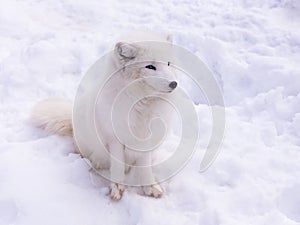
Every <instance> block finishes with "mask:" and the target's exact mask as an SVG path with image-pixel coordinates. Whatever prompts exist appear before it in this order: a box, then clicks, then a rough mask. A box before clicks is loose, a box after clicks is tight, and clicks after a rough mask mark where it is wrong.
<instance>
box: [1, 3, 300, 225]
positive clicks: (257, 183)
mask: <svg viewBox="0 0 300 225" xmlns="http://www.w3.org/2000/svg"><path fill="white" fill-rule="evenodd" d="M299 27H300V2H299V1H298V0H227V1H221V0H219V1H218V0H210V1H204V0H203V1H200V0H199V1H196V0H170V1H158V0H157V1H156V0H154V1H145V0H140V1H138V0H132V1H120V0H119V1H118V0H113V1H98V0H89V1H83V0H52V1H45V0H38V1H37V0H25V1H18V0H11V1H4V0H2V1H1V7H0V43H1V45H0V224H1V225H2V224H3V225H7V224H18V225H19V224H20V225H21V224H22V225H37V224H43V225H47V224H49V225H53V224H56V225H59V224H62V225H66V224H72V225H76V224H78V225H82V224H85V225H94V224H143V225H147V224H149V225H150V224H157V225H159V224H200V225H202V224H203V225H248V224H257V225H260V224H261V225H262V224H273V225H283V224H284V225H296V224H300V163H299V162H300V67H299V65H300V30H299ZM140 28H142V29H151V30H154V31H159V32H163V33H171V34H173V35H174V42H175V44H177V45H180V46H183V47H185V48H187V49H189V50H190V51H191V52H193V53H194V54H196V55H197V56H199V57H200V58H201V59H202V60H203V61H204V62H205V63H206V64H207V65H208V66H209V68H210V69H211V70H212V71H213V73H214V74H215V76H216V79H217V80H218V81H219V83H220V86H222V90H223V94H224V98H225V102H226V106H227V107H226V116H227V118H226V134H225V137H224V140H223V145H222V149H221V152H220V154H219V156H218V158H217V160H216V161H215V163H214V164H213V165H212V166H211V167H210V168H209V170H208V171H206V172H205V173H199V172H198V171H199V165H200V161H201V158H202V156H203V153H204V151H205V148H206V146H207V142H208V140H209V137H210V131H211V117H210V109H209V107H208V106H207V105H206V104H204V103H203V101H202V100H201V98H200V97H199V96H201V94H200V92H199V91H198V90H195V87H193V86H192V85H191V86H190V88H189V91H190V93H191V96H192V98H193V99H194V100H195V102H200V103H201V104H199V105H198V106H196V109H197V112H198V114H199V118H200V120H199V123H200V129H201V135H200V140H199V145H198V147H197V150H196V153H195V154H194V156H193V158H192V160H191V161H190V162H189V163H188V165H187V166H186V167H185V168H184V169H183V170H182V171H181V172H180V173H179V174H177V175H176V176H175V177H173V178H172V179H171V180H169V181H168V182H166V183H164V184H163V187H164V189H165V195H164V197H163V198H162V199H152V198H149V197H144V196H142V195H140V194H139V191H138V190H137V189H135V188H130V189H128V190H127V191H126V192H125V193H124V196H123V199H122V200H121V201H120V202H112V201H111V200H110V198H109V196H108V188H107V182H106V181H104V180H102V179H101V178H100V177H99V176H97V175H96V174H95V173H94V172H93V171H91V170H90V169H89V167H88V165H87V164H86V162H85V161H84V160H83V159H82V158H80V157H79V155H78V154H75V153H74V145H73V141H72V139H71V138H67V137H59V136H55V135H52V136H48V135H47V134H46V133H44V132H43V131H41V130H39V129H37V128H33V127H32V126H31V124H30V123H29V121H28V115H29V111H30V108H31V107H32V106H33V105H34V104H35V103H36V102H37V101H38V100H41V99H43V98H47V97H49V96H62V97H66V98H69V99H71V100H72V99H74V96H75V93H76V88H77V86H78V84H79V82H80V79H81V77H82V76H83V75H84V73H85V72H86V70H87V69H88V68H89V67H90V66H91V65H92V64H93V63H94V62H95V61H96V60H97V59H98V58H100V57H101V56H102V55H103V54H104V53H105V52H106V51H107V50H108V48H107V46H111V42H112V41H113V40H115V38H116V37H117V36H119V35H120V34H122V33H124V32H127V31H130V30H133V29H140ZM169 144H170V145H172V143H169Z"/></svg>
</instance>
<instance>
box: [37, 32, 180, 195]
mask: <svg viewBox="0 0 300 225" xmlns="http://www.w3.org/2000/svg"><path fill="white" fill-rule="evenodd" d="M141 41H159V42H166V43H167V44H168V45H171V44H172V37H171V36H170V35H162V34H157V33H148V32H134V33H132V34H130V35H127V36H126V37H125V38H123V39H121V41H119V42H117V43H116V44H115V46H114V53H113V59H112V62H111V63H110V64H111V65H113V66H114V67H116V68H122V69H121V70H119V71H118V72H117V74H116V75H115V76H114V78H113V79H111V81H110V83H109V85H108V87H107V88H105V89H104V90H103V92H102V95H104V96H105V98H103V101H102V103H101V107H98V108H97V112H96V118H95V121H96V123H97V126H98V127H99V133H100V135H102V137H103V138H102V140H103V141H104V143H103V144H104V145H105V146H107V149H108V151H109V153H110V154H111V156H112V157H116V158H118V160H120V161H121V162H124V163H123V165H121V166H120V165H119V164H118V165H116V164H115V163H114V161H113V160H110V163H108V166H109V170H110V174H111V176H112V177H114V178H115V180H114V181H112V182H111V185H110V196H111V198H112V200H119V199H121V198H122V195H123V192H124V190H125V187H124V183H123V179H124V176H125V174H126V172H127V171H128V168H126V165H128V164H129V165H130V164H135V165H138V166H142V167H143V166H149V167H148V169H143V170H141V171H142V172H141V173H142V174H139V177H141V179H143V177H146V178H147V180H152V181H153V183H152V184H151V185H145V186H144V185H141V186H142V190H143V192H144V194H145V195H147V196H152V197H156V198H158V197H161V196H162V195H163V190H162V188H161V186H160V185H159V184H158V183H155V182H154V181H155V177H154V175H153V173H152V170H151V161H152V152H138V153H132V152H131V151H130V146H127V145H126V143H123V142H122V140H120V139H118V138H117V137H116V136H115V134H114V130H113V127H112V125H111V123H110V120H111V114H110V110H111V105H112V104H113V102H114V100H115V98H116V97H117V95H118V93H119V92H120V91H121V90H122V89H123V88H124V87H126V85H128V84H130V83H132V82H134V81H136V80H141V79H144V78H145V79H144V80H143V82H139V83H138V85H139V90H138V92H139V93H138V94H139V95H143V92H146V91H149V90H152V91H154V92H157V93H159V95H160V96H161V97H163V98H164V97H166V98H167V96H168V95H170V93H171V92H173V91H174V90H175V89H176V87H177V82H178V81H177V76H176V73H175V69H174V68H173V67H172V66H171V63H172V62H171V61H172V58H173V56H172V55H171V54H172V53H171V52H170V53H166V52H159V51H161V50H159V49H151V45H149V46H148V47H143V48H142V49H141V46H140V45H137V44H136V43H138V42H141ZM147 48H150V49H147ZM149 51H158V52H156V54H170V60H169V61H166V62H158V61H155V60H153V61H151V62H148V61H147V62H145V61H142V60H141V59H142V58H143V57H142V56H143V55H144V54H149ZM151 77H154V78H155V79H148V78H151ZM158 111H161V113H165V114H168V113H169V112H167V110H166V108H165V101H163V99H162V98H160V97H157V96H150V97H145V98H143V99H142V100H141V101H140V102H138V103H137V104H134V105H133V106H132V109H131V111H130V118H128V124H131V128H132V132H133V133H135V134H136V133H139V134H140V135H141V136H147V135H148V134H147V131H149V123H151V120H152V119H153V117H155V116H156V115H157V114H156V113H157V112H158ZM165 116H166V117H169V115H165ZM31 117H32V121H33V122H34V124H35V125H36V126H37V127H41V128H43V129H45V130H46V131H48V132H49V133H52V134H59V135H68V136H72V135H73V130H72V127H73V126H72V103H70V102H68V101H67V100H64V99H61V98H50V99H46V100H43V101H41V102H39V103H38V104H37V105H36V106H35V107H34V108H33V110H32V116H31ZM129 120H130V121H129ZM166 126H168V125H166ZM80 152H81V154H82V156H83V157H86V158H88V159H89V160H90V161H91V162H92V164H93V165H100V167H101V164H102V165H103V167H105V166H104V165H105V164H107V162H104V161H102V159H101V157H99V155H97V152H94V153H95V154H91V153H90V152H85V149H80ZM116 179H117V181H116ZM141 184H143V182H142V181H141Z"/></svg>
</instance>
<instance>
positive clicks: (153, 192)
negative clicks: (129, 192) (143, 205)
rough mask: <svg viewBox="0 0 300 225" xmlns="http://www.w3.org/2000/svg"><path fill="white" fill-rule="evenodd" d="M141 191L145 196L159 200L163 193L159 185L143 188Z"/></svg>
mask: <svg viewBox="0 0 300 225" xmlns="http://www.w3.org/2000/svg"><path fill="white" fill-rule="evenodd" d="M143 191H144V193H145V195H147V196H151V197H154V198H160V197H162V196H163V193H164V191H163V189H162V188H161V186H160V185H159V184H154V185H150V186H144V187H143Z"/></svg>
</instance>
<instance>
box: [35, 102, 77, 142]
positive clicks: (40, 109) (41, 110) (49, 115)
mask: <svg viewBox="0 0 300 225" xmlns="http://www.w3.org/2000/svg"><path fill="white" fill-rule="evenodd" d="M31 121H32V122H33V124H34V125H35V126H36V127H40V128H43V129H44V130H46V131H47V132H49V133H50V134H59V135H66V136H72V135H73V127H72V103H71V102H69V101H67V100H66V99H62V98H48V99H45V100H42V101H40V102H38V103H37V104H36V105H35V106H34V107H33V109H32V112H31Z"/></svg>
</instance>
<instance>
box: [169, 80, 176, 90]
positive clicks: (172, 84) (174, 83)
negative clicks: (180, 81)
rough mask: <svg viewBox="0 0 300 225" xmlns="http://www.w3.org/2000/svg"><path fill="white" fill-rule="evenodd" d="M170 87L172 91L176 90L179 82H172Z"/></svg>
mask: <svg viewBox="0 0 300 225" xmlns="http://www.w3.org/2000/svg"><path fill="white" fill-rule="evenodd" d="M169 87H170V88H172V89H175V88H176V87H177V82H176V81H172V82H171V83H170V84H169Z"/></svg>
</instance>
